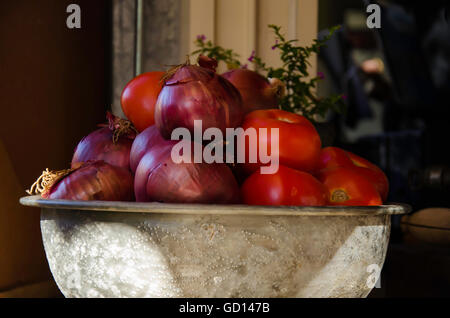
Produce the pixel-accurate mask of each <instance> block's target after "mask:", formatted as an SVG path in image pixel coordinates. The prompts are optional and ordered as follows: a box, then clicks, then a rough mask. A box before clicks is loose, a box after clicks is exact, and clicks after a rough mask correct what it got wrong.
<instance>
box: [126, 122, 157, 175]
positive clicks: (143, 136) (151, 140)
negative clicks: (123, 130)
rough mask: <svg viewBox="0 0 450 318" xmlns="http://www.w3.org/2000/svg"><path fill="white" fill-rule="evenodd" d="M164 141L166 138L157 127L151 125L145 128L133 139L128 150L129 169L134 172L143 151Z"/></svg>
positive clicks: (143, 153)
mask: <svg viewBox="0 0 450 318" xmlns="http://www.w3.org/2000/svg"><path fill="white" fill-rule="evenodd" d="M162 142H166V140H165V139H164V138H163V137H162V136H161V134H160V133H159V130H158V128H157V127H156V126H155V125H153V126H150V127H148V128H146V129H145V130H144V131H142V132H141V133H140V134H139V135H137V137H136V139H134V141H133V145H132V146H131V151H130V169H131V171H132V172H136V168H137V166H138V164H139V161H141V158H142V157H143V156H144V155H145V153H146V152H147V151H148V150H149V149H150V148H151V147H153V146H154V145H157V144H159V143H162Z"/></svg>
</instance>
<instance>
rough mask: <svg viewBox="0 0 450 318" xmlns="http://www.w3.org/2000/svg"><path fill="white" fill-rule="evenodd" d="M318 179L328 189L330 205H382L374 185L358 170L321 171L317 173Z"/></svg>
mask: <svg viewBox="0 0 450 318" xmlns="http://www.w3.org/2000/svg"><path fill="white" fill-rule="evenodd" d="M318 178H319V180H320V181H321V182H322V183H323V184H324V185H325V187H326V188H327V189H328V201H329V203H330V204H331V205H361V206H365V205H381V204H383V201H382V199H381V196H380V194H379V192H378V190H377V189H376V187H375V185H374V184H373V183H372V182H370V181H369V180H368V179H367V178H366V177H365V176H364V175H362V174H361V173H360V171H359V170H358V168H356V169H355V168H354V167H352V168H347V167H337V168H330V169H323V170H321V171H320V172H319V173H318Z"/></svg>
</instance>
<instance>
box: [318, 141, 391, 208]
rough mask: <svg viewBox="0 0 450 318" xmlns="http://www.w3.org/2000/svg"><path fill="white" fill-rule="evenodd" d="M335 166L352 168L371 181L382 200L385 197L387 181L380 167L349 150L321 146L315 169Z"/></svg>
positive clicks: (387, 186) (386, 194)
mask: <svg viewBox="0 0 450 318" xmlns="http://www.w3.org/2000/svg"><path fill="white" fill-rule="evenodd" d="M337 167H347V168H354V169H355V170H356V171H357V172H358V173H359V174H360V175H362V176H364V177H365V178H366V179H367V180H369V181H370V182H372V184H373V185H374V186H375V188H376V189H377V190H378V192H379V193H380V195H381V198H382V199H383V201H385V200H386V199H387V196H388V192H389V181H388V179H387V177H386V175H385V174H384V172H383V171H382V170H381V169H380V168H378V167H377V166H376V165H374V164H373V163H371V162H369V161H368V160H366V159H364V158H361V157H360V156H357V155H355V154H354V153H351V152H349V151H345V150H343V149H340V148H337V147H326V148H323V149H322V151H321V152H320V157H319V164H318V166H317V169H318V170H319V171H320V170H323V169H332V168H337Z"/></svg>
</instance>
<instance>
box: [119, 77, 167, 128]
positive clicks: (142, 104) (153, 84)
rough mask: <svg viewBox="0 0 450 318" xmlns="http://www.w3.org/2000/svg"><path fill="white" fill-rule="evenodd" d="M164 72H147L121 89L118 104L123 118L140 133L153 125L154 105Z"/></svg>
mask: <svg viewBox="0 0 450 318" xmlns="http://www.w3.org/2000/svg"><path fill="white" fill-rule="evenodd" d="M164 74H165V73H164V72H148V73H143V74H141V75H139V76H137V77H135V78H133V79H132V80H131V81H130V82H129V83H128V84H127V85H126V86H125V88H124V89H123V92H122V96H121V97H120V102H121V104H122V110H123V113H124V114H125V116H127V118H128V119H129V120H130V121H131V122H132V123H133V125H134V126H135V127H136V129H137V130H138V131H139V132H141V131H143V130H144V129H145V128H147V127H150V126H151V125H153V124H155V104H156V100H157V99H158V95H159V92H160V91H161V89H162V86H163V83H162V82H161V81H160V80H161V77H162V76H163V75H164Z"/></svg>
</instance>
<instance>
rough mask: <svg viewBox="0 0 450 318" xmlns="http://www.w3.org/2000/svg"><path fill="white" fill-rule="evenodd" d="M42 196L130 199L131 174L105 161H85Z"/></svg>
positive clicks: (110, 199)
mask: <svg viewBox="0 0 450 318" xmlns="http://www.w3.org/2000/svg"><path fill="white" fill-rule="evenodd" d="M80 166H81V167H80V168H78V169H76V170H75V171H73V172H71V173H70V174H68V175H67V176H65V177H64V178H62V179H61V180H59V181H58V182H56V183H55V184H54V185H53V186H51V188H50V189H49V191H48V192H47V193H45V194H43V195H42V196H43V197H44V198H47V199H65V200H102V201H133V200H134V192H133V176H132V175H131V173H130V171H129V170H128V169H124V168H120V167H117V166H113V165H110V164H108V163H106V162H104V161H91V162H86V163H84V164H82V165H80Z"/></svg>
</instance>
